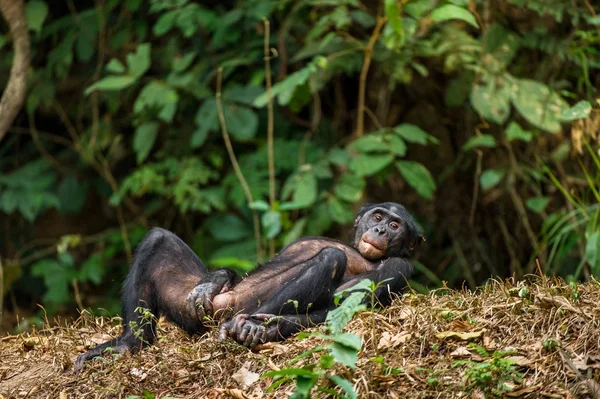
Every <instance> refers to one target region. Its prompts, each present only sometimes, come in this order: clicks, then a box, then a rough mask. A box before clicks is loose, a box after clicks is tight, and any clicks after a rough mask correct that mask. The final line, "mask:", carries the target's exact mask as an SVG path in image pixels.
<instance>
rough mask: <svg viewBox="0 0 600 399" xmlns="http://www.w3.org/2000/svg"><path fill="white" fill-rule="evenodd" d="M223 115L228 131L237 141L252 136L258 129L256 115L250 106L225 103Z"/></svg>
mask: <svg viewBox="0 0 600 399" xmlns="http://www.w3.org/2000/svg"><path fill="white" fill-rule="evenodd" d="M223 115H224V116H225V122H226V123H227V129H228V130H229V133H230V134H231V135H232V136H233V137H235V138H236V139H237V140H239V141H248V140H251V139H253V138H254V136H255V135H256V131H257V129H258V115H256V112H254V111H253V110H251V109H250V108H247V107H243V106H240V105H236V104H228V103H225V104H224V105H223Z"/></svg>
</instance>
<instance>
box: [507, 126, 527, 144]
mask: <svg viewBox="0 0 600 399" xmlns="http://www.w3.org/2000/svg"><path fill="white" fill-rule="evenodd" d="M504 134H505V135H506V139H507V140H508V141H513V140H522V141H525V142H527V143H529V142H530V141H531V139H532V138H533V133H531V132H530V131H529V130H524V129H523V128H522V127H521V125H519V124H518V123H517V122H511V123H510V125H508V127H507V128H506V130H505V131H504Z"/></svg>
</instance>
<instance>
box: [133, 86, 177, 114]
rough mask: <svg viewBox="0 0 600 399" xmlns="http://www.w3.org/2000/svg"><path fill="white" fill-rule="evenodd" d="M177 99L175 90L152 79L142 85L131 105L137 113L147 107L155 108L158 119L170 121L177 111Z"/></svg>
mask: <svg viewBox="0 0 600 399" xmlns="http://www.w3.org/2000/svg"><path fill="white" fill-rule="evenodd" d="M178 101H179V95H178V94H177V91H175V90H174V89H172V88H170V87H169V86H167V85H166V84H165V83H163V82H161V81H158V80H153V81H151V82H150V83H148V84H147V85H146V86H144V88H143V89H142V91H141V92H140V94H139V95H138V97H137V99H136V100H135V104H134V105H133V111H134V112H135V113H136V114H139V113H141V112H142V111H144V110H145V109H148V108H150V109H157V110H158V118H159V119H161V120H163V121H165V122H172V121H173V117H174V116H175V111H177V102H178Z"/></svg>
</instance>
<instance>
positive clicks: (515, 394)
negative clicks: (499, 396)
mask: <svg viewBox="0 0 600 399" xmlns="http://www.w3.org/2000/svg"><path fill="white" fill-rule="evenodd" d="M541 387H542V385H541V384H538V385H532V386H530V387H526V388H522V389H519V390H517V391H512V392H505V393H504V395H505V396H509V397H511V398H520V397H521V396H523V395H526V394H528V393H532V392H535V391H537V390H539V389H540V388H541Z"/></svg>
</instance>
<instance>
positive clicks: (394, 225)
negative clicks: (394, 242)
mask: <svg viewBox="0 0 600 399" xmlns="http://www.w3.org/2000/svg"><path fill="white" fill-rule="evenodd" d="M399 228H400V223H398V222H391V223H390V229H392V230H398V229H399Z"/></svg>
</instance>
